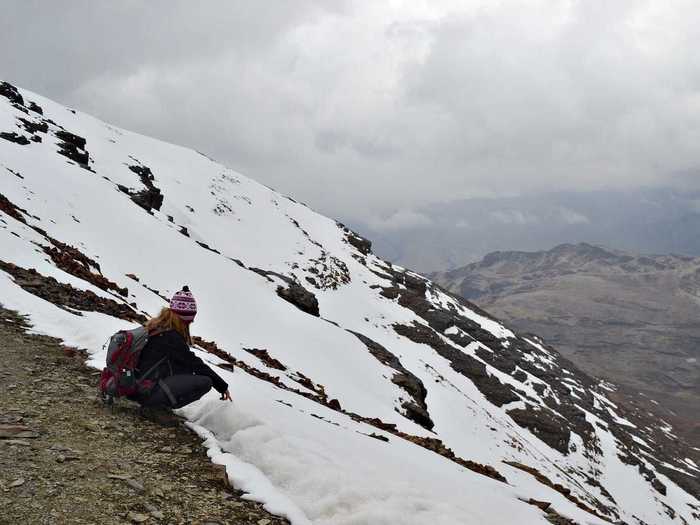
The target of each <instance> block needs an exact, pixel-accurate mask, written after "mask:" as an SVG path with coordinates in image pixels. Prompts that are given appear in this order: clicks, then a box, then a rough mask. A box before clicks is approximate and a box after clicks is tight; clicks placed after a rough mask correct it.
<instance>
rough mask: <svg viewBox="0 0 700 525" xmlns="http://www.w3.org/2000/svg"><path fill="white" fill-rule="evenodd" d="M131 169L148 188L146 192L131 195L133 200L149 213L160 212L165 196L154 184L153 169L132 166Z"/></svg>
mask: <svg viewBox="0 0 700 525" xmlns="http://www.w3.org/2000/svg"><path fill="white" fill-rule="evenodd" d="M129 169H130V170H131V171H133V172H134V173H136V174H137V175H138V176H139V179H140V181H141V184H143V185H144V186H145V187H146V189H144V190H141V191H138V192H134V193H131V200H133V201H134V202H135V203H136V204H138V205H139V206H141V207H142V208H143V209H144V210H146V211H148V212H149V213H150V212H151V210H160V208H161V206H162V205H163V194H162V193H161V191H160V188H157V187H156V186H155V185H154V184H153V181H154V180H155V177H154V176H153V172H152V171H151V168H149V167H148V166H143V165H131V166H129Z"/></svg>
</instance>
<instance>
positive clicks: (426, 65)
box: [0, 0, 700, 229]
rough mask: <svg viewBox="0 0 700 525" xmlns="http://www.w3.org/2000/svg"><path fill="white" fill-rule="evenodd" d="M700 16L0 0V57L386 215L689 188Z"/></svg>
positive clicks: (369, 215) (23, 79)
mask: <svg viewBox="0 0 700 525" xmlns="http://www.w3.org/2000/svg"><path fill="white" fill-rule="evenodd" d="M699 25H700V9H699V8H698V7H697V3H696V2H693V1H684V0H678V1H676V2H673V3H664V2H652V1H624V0H620V1H616V2H604V1H600V0H588V1H585V2H584V1H574V0H571V1H565V2H561V1H553V0H552V1H545V0H533V1H528V2H518V1H511V2H507V1H502V2H492V1H488V2H487V1H460V2H456V1H416V0H412V1H408V0H406V1H398V0H394V1H382V2H374V1H366V2H353V1H338V2H325V1H321V0H318V1H313V0H300V1H295V2H271V3H267V2H244V1H220V2H214V1H212V2H207V3H205V4H202V3H195V2H185V1H164V0H161V1H150V2H135V1H125V2H106V1H96V0H83V1H78V0H75V1H71V2H61V3H58V2H41V1H32V0H21V1H14V0H9V1H6V2H5V3H4V6H3V17H2V19H1V20H0V64H2V65H3V67H2V73H1V76H2V77H4V78H6V79H8V80H10V81H14V82H16V83H18V84H19V85H21V86H23V87H26V88H28V89H32V90H35V91H37V92H40V93H42V94H45V95H47V96H49V97H52V98H56V99H58V100H59V101H61V102H64V103H67V104H70V105H73V106H76V107H79V108H80V109H82V110H84V111H87V112H89V113H93V114H95V115H97V116H99V117H101V118H103V119H105V120H108V121H111V122H114V123H116V124H118V125H121V126H123V127H126V128H129V129H133V130H136V131H140V132H142V133H145V134H149V135H154V136H157V137H159V138H162V139H165V140H168V141H171V142H175V143H179V144H183V145H187V146H191V147H193V148H196V149H198V150H200V151H202V152H204V153H206V154H208V155H209V156H212V157H214V158H217V160H221V161H223V162H224V163H227V164H228V165H230V166H231V167H233V168H235V169H238V170H240V171H242V172H244V173H246V174H247V175H249V176H251V177H253V178H256V179H257V180H259V181H261V182H263V183H265V184H268V185H270V186H272V187H274V188H276V189H279V190H280V191H283V192H285V193H288V194H292V195H294V196H295V197H297V198H299V199H301V200H303V201H306V202H307V203H309V204H310V205H312V206H314V207H315V208H317V209H319V210H321V211H323V212H325V213H328V214H331V215H334V216H338V217H343V218H346V217H347V218H351V219H356V220H359V219H361V220H364V221H368V222H373V223H374V224H377V225H382V224H383V225H384V227H385V228H389V229H391V228H396V227H401V226H402V225H403V224H404V223H406V221H408V223H410V222H411V221H414V222H415V220H422V219H417V217H416V213H415V212H411V211H410V210H412V209H413V210H416V209H419V208H420V207H422V206H425V205H429V204H432V203H439V202H446V201H451V200H455V199H464V198H470V197H484V196H498V197H502V196H512V195H519V194H533V193H538V192H545V191H561V190H577V191H578V190H595V189H598V188H616V189H624V188H630V189H632V188H637V187H641V186H645V185H668V186H676V187H686V188H697V187H698V186H699V180H700V177H698V175H699V173H700V171H699V170H700V149H699V148H698V147H697V144H699V143H700V54H698V53H697V49H699V48H700V33H699V32H698V31H697V30H696V28H697V27H698V26H699ZM562 213H563V214H564V215H565V213H564V212H562ZM412 214H413V215H412ZM503 217H505V218H507V219H509V220H515V221H518V220H521V219H522V220H527V217H525V216H522V217H517V216H514V215H512V214H511V215H510V216H508V214H507V213H506V215H504V216H503ZM569 218H570V219H571V220H573V221H574V222H576V221H579V222H581V221H583V222H585V219H586V218H585V217H575V216H573V215H569ZM427 220H430V219H427Z"/></svg>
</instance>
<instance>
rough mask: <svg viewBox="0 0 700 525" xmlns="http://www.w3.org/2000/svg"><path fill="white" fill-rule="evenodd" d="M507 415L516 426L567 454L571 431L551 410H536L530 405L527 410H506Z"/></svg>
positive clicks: (565, 422) (564, 421)
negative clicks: (525, 429)
mask: <svg viewBox="0 0 700 525" xmlns="http://www.w3.org/2000/svg"><path fill="white" fill-rule="evenodd" d="M507 413H508V415H509V416H510V417H511V418H513V421H515V422H516V423H517V424H518V425H520V426H521V427H523V428H527V429H528V430H530V431H531V432H532V433H533V434H534V435H535V436H537V437H538V438H540V439H541V440H542V441H544V442H545V443H547V445H549V446H550V447H552V448H553V449H554V450H558V451H559V452H561V453H562V454H568V453H569V439H570V438H571V431H570V430H569V428H568V427H569V425H568V423H567V421H566V420H564V419H563V418H561V417H559V416H558V415H556V414H555V413H554V412H552V411H551V410H547V409H544V410H542V409H537V408H535V407H534V406H532V405H527V408H516V409H512V410H508V412H507Z"/></svg>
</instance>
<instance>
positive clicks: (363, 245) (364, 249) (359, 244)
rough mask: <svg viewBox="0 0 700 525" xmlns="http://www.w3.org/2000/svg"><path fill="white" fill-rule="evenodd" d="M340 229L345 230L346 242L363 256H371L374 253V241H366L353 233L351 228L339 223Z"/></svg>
mask: <svg viewBox="0 0 700 525" xmlns="http://www.w3.org/2000/svg"><path fill="white" fill-rule="evenodd" d="M337 224H338V228H340V229H341V230H343V233H345V242H347V243H348V244H349V245H351V246H353V247H355V248H356V249H357V251H359V252H360V253H361V254H362V255H369V254H370V252H371V251H372V241H370V240H368V239H365V238H364V237H362V236H361V235H360V234H358V233H356V232H354V231H352V230H351V229H350V228H348V227H347V226H345V225H344V224H341V223H337Z"/></svg>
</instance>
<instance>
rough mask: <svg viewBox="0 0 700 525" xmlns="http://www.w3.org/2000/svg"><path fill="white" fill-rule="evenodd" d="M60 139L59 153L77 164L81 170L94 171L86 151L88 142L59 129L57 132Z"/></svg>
mask: <svg viewBox="0 0 700 525" xmlns="http://www.w3.org/2000/svg"><path fill="white" fill-rule="evenodd" d="M55 135H56V138H57V139H59V141H60V142H59V143H58V148H59V149H58V153H59V154H60V155H63V156H64V157H67V158H69V159H70V160H72V161H74V162H75V163H77V164H78V165H79V166H80V167H81V168H85V169H86V170H88V171H92V170H91V169H90V166H89V162H90V154H89V152H88V151H87V149H86V146H87V141H86V140H85V139H84V138H83V137H81V136H79V135H76V134H74V133H71V132H70V131H66V130H63V129H59V130H57V131H56V132H55Z"/></svg>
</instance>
